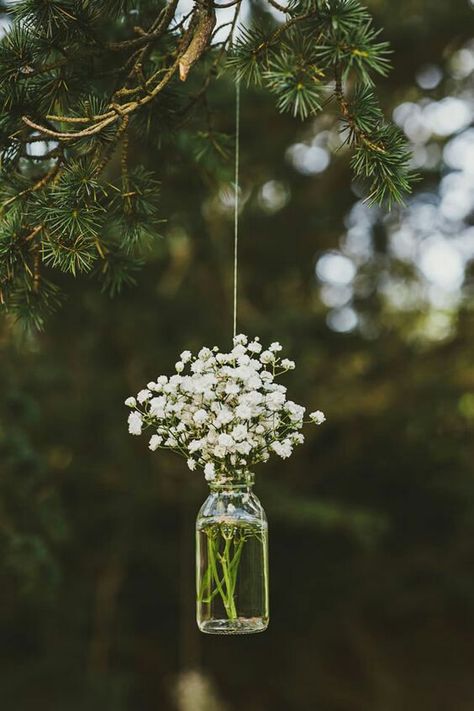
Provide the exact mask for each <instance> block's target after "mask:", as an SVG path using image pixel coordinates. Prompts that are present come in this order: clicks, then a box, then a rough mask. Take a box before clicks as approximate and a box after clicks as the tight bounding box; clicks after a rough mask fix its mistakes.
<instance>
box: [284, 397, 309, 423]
mask: <svg viewBox="0 0 474 711" xmlns="http://www.w3.org/2000/svg"><path fill="white" fill-rule="evenodd" d="M285 410H286V411H287V412H288V413H289V414H290V417H291V419H292V420H302V419H303V417H304V413H305V411H306V408H305V407H302V406H301V405H297V404H296V402H293V401H292V400H288V402H287V403H286V404H285Z"/></svg>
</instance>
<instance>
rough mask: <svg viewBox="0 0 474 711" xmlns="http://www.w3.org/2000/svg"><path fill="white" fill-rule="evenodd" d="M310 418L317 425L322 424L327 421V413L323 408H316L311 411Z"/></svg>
mask: <svg viewBox="0 0 474 711" xmlns="http://www.w3.org/2000/svg"><path fill="white" fill-rule="evenodd" d="M309 419H310V420H311V422H314V424H315V425H322V424H323V422H326V415H325V414H324V412H321V410H316V411H315V412H311V413H310V415H309Z"/></svg>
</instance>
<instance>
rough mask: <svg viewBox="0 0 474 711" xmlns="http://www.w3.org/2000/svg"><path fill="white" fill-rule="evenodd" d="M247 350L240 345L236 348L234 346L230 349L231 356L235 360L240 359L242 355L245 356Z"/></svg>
mask: <svg viewBox="0 0 474 711" xmlns="http://www.w3.org/2000/svg"><path fill="white" fill-rule="evenodd" d="M246 350H247V349H246V348H245V346H242V345H241V344H238V345H237V346H234V348H233V349H232V355H233V356H235V357H236V358H241V357H242V356H243V355H245V351H246Z"/></svg>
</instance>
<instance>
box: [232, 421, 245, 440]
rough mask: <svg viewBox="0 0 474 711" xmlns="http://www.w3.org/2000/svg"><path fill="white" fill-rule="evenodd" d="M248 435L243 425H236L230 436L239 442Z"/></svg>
mask: <svg viewBox="0 0 474 711" xmlns="http://www.w3.org/2000/svg"><path fill="white" fill-rule="evenodd" d="M247 435H248V430H247V427H246V426H245V425H236V426H235V427H234V429H233V430H232V437H233V439H234V441H235V442H240V441H241V440H243V439H245V438H246V437H247Z"/></svg>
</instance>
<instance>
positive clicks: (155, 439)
mask: <svg viewBox="0 0 474 711" xmlns="http://www.w3.org/2000/svg"><path fill="white" fill-rule="evenodd" d="M162 442H163V437H160V435H157V434H154V435H152V436H151V437H150V442H149V444H148V449H151V451H152V452H155V451H156V450H157V449H158V447H159V446H160V444H161V443H162Z"/></svg>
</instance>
